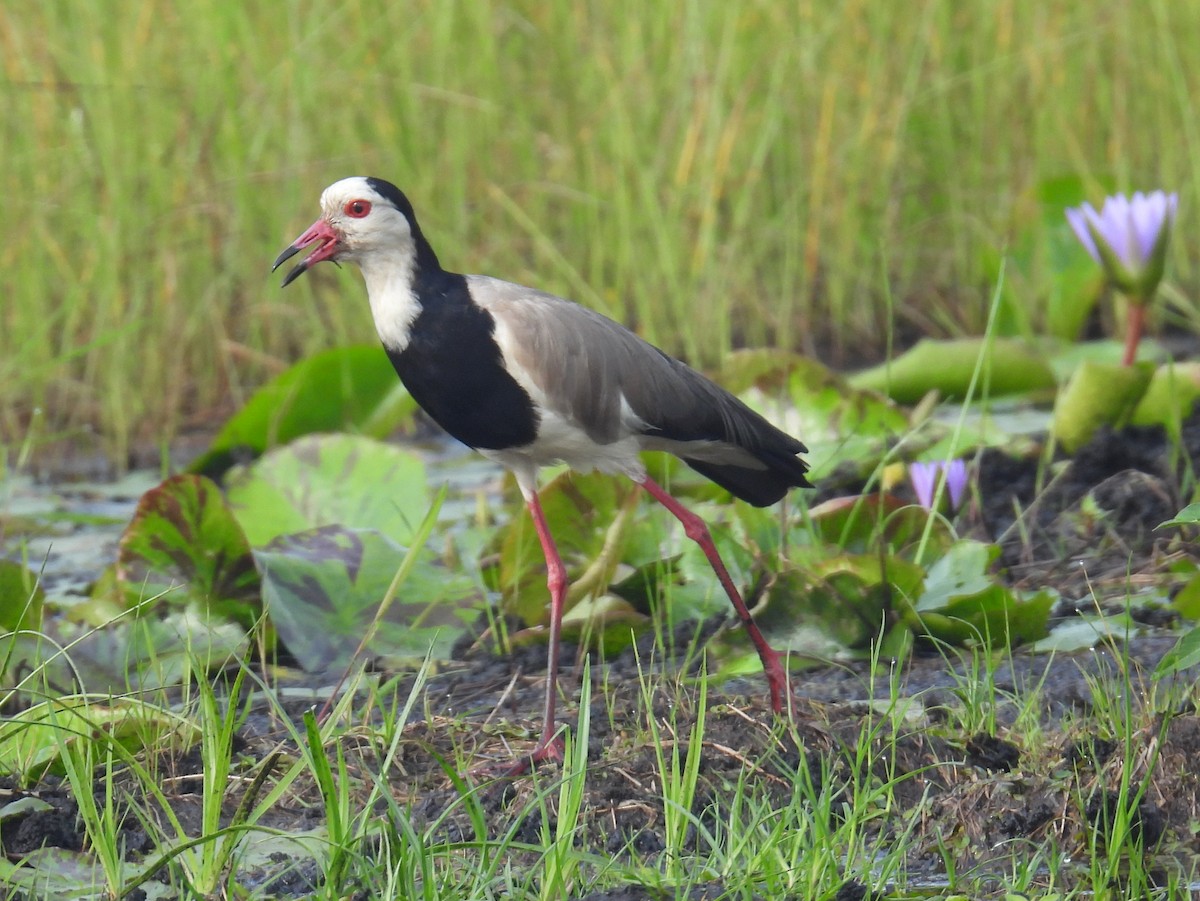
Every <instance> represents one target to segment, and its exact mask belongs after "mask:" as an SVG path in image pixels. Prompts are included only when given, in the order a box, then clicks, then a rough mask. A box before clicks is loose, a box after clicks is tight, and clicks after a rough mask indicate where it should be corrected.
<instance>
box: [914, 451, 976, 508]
mask: <svg viewBox="0 0 1200 901" xmlns="http://www.w3.org/2000/svg"><path fill="white" fill-rule="evenodd" d="M939 476H944V477H945V479H946V492H947V493H948V494H949V495H950V509H951V510H952V511H953V510H957V509H958V508H959V506H960V505H961V504H962V501H963V494H964V493H965V492H966V490H967V461H966V460H945V461H940V460H939V461H935V462H931V463H910V464H908V477H909V479H910V480H911V481H912V486H913V491H914V492H915V493H916V495H917V503H919V504H920V505H921V506H922V507H924V508H925V509H926V510H932V509H933V501H934V493H935V491H936V489H937V483H938V478H939Z"/></svg>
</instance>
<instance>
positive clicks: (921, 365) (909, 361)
mask: <svg viewBox="0 0 1200 901" xmlns="http://www.w3.org/2000/svg"><path fill="white" fill-rule="evenodd" d="M981 357H982V358H983V367H982V369H981V370H980V378H979V380H978V382H976V385H975V393H976V396H982V395H986V396H988V397H1000V396H1003V395H1006V394H1023V393H1025V392H1027V391H1034V390H1038V389H1049V388H1053V387H1054V386H1055V378H1054V372H1053V371H1052V370H1051V368H1050V365H1049V363H1047V362H1046V357H1045V354H1044V353H1042V352H1040V351H1039V350H1038V349H1036V348H1034V347H1032V346H1030V345H1029V344H1027V343H1025V342H1023V341H1016V340H1005V339H1001V340H990V341H989V340H988V339H986V338H957V339H954V340H949V341H934V340H931V339H928V338H926V339H923V340H921V341H919V342H917V344H916V345H915V346H914V347H913V348H912V349H911V350H909V351H907V352H906V353H903V354H901V355H900V356H899V357H897V358H896V359H894V360H891V361H890V362H887V363H883V364H881V365H879V366H876V367H874V368H872V369H866V370H863V371H862V372H859V373H856V374H855V375H852V376H851V377H850V378H849V382H850V384H851V385H853V386H855V387H856V388H868V389H871V390H873V391H878V392H880V393H882V394H885V395H887V396H888V397H890V398H892V399H893V400H895V401H897V402H899V403H902V404H914V403H916V402H917V401H919V400H920V399H921V398H922V397H924V396H925V395H926V394H928V393H929V392H930V391H935V390H936V391H938V392H940V393H941V395H942V396H943V397H946V398H963V397H966V396H967V391H968V389H969V387H970V385H971V380H972V378H974V376H975V371H976V367H977V366H978V363H979V360H980V358H981Z"/></svg>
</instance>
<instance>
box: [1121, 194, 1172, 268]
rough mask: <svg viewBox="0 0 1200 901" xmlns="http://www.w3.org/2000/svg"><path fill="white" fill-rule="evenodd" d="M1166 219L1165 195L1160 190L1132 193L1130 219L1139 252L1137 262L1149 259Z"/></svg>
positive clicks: (1140, 262)
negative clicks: (1148, 192)
mask: <svg viewBox="0 0 1200 901" xmlns="http://www.w3.org/2000/svg"><path fill="white" fill-rule="evenodd" d="M1166 219H1167V197H1166V195H1165V194H1163V192H1162V191H1155V192H1154V193H1153V194H1150V195H1148V196H1147V195H1144V194H1142V193H1141V192H1140V191H1139V192H1138V193H1136V194H1134V195H1133V206H1132V209H1131V210H1130V220H1131V222H1132V223H1133V231H1134V235H1135V237H1136V239H1137V247H1138V253H1139V255H1140V256H1139V259H1138V263H1139V264H1142V263H1145V262H1146V260H1148V259H1150V253H1151V251H1153V250H1154V244H1155V242H1157V241H1158V236H1159V233H1160V232H1161V231H1162V229H1163V225H1164V223H1165V222H1166Z"/></svg>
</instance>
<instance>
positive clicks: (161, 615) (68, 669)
mask: <svg viewBox="0 0 1200 901" xmlns="http://www.w3.org/2000/svg"><path fill="white" fill-rule="evenodd" d="M109 612H110V614H111V615H113V616H119V618H118V619H116V620H114V621H111V622H108V623H106V624H105V625H103V626H102V627H96V626H93V625H88V624H86V623H79V622H76V621H74V617H73V618H72V619H71V620H67V619H65V618H63V617H55V618H53V619H52V620H50V621H49V622H48V623H47V625H46V626H45V630H46V634H45V635H44V636H32V635H21V636H15V638H12V639H10V638H6V637H0V660H4V659H8V660H9V661H10V663H11V664H12V666H11V667H10V669H9V671H7V672H5V673H4V676H3V679H2V680H0V685H2V686H3V687H4V688H6V689H7V688H13V687H15V686H16V685H17V684H18V681H19V682H20V685H21V687H22V690H24V691H28V692H30V693H32V694H33V695H44V694H46V693H48V692H49V693H58V694H71V693H77V692H93V693H96V692H100V693H103V692H125V691H129V690H138V691H146V690H149V689H154V688H161V687H163V686H168V685H178V684H179V683H180V682H182V681H183V680H184V679H185V678H186V677H187V674H189V673H191V672H194V671H196V670H201V671H203V670H213V669H217V668H220V667H222V666H224V665H226V664H228V663H229V662H230V661H232V660H236V659H239V658H242V657H244V656H245V654H246V651H247V649H248V647H249V643H250V641H249V638H248V636H247V634H246V630H245V629H244V628H242V626H240V625H238V624H237V623H233V622H228V621H226V620H224V619H221V618H218V617H214V616H212V615H209V614H208V613H205V612H204V611H203V610H201V609H200V608H199V607H198V606H196V605H190V606H188V607H187V608H185V609H170V610H163V609H161V608H160V607H158V606H157V605H155V606H154V609H151V610H149V611H145V612H142V613H141V614H140V615H139V612H138V611H129V610H123V611H122V610H116V609H110V611H109ZM63 649H65V650H63Z"/></svg>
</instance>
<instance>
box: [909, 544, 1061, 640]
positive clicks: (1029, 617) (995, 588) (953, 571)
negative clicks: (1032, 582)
mask: <svg viewBox="0 0 1200 901" xmlns="http://www.w3.org/2000/svg"><path fill="white" fill-rule="evenodd" d="M998 553H999V548H998V547H997V546H996V545H990V544H983V543H981V542H978V541H967V540H963V541H959V542H957V543H955V544H954V545H953V546H952V547H951V548H950V549H949V551H947V553H946V554H945V555H944V556H942V557H941V558H939V559H938V560H937V561H936V562H935V563H934V564H933V566H931V567H930V568H929V572H928V574H927V576H926V578H925V590H924V592H923V593H922V594H921V596H920V598H919V599H917V601H916V603H915V604H914V605H913V607H912V613H911V614H910V616H909V619H910V622H911V624H912V625H913V627H914V628H915V629H917V630H918V631H922V632H925V633H926V634H928V635H930V636H931V637H933V638H936V639H938V640H940V641H948V642H951V643H954V644H963V643H968V642H985V643H988V644H1004V645H1017V644H1021V643H1023V642H1026V641H1035V640H1037V639H1039V638H1042V637H1043V636H1044V635H1045V634H1046V625H1047V622H1048V621H1049V617H1050V608H1051V607H1052V606H1053V605H1054V600H1055V598H1054V595H1053V594H1052V593H1051V592H1049V591H1041V592H1038V593H1037V594H1035V595H1033V596H1032V597H1030V598H1023V597H1022V596H1021V595H1020V594H1019V593H1017V592H1015V591H1013V590H1011V589H1009V588H1006V587H1005V586H1003V585H1000V584H999V583H997V582H995V581H994V580H993V579H992V578H991V576H990V575H989V573H988V570H989V568H990V566H991V564H992V561H994V560H995V558H996V555H997V554H998Z"/></svg>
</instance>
